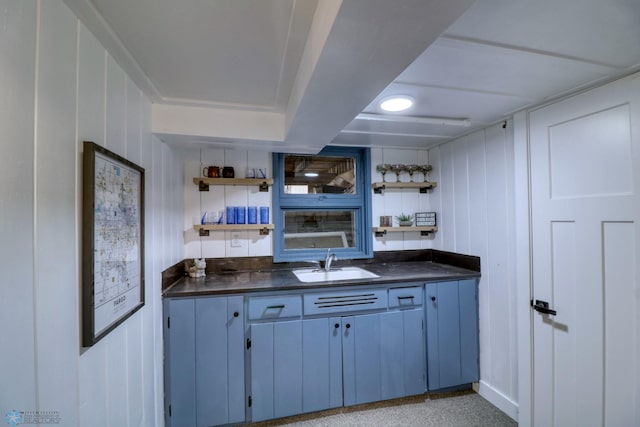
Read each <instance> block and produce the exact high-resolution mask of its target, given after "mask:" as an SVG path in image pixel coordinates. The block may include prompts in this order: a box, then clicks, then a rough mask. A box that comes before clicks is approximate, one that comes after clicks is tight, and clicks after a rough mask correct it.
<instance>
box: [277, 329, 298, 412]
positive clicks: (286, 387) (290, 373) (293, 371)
mask: <svg viewBox="0 0 640 427" xmlns="http://www.w3.org/2000/svg"><path fill="white" fill-rule="evenodd" d="M273 325H274V326H273V329H274V330H273V341H274V349H273V365H274V372H273V374H274V377H275V380H274V388H273V393H274V398H275V402H274V414H275V416H276V418H280V417H286V416H288V415H293V414H299V413H301V412H302V322H301V321H299V320H298V321H292V322H276V323H274V324H273Z"/></svg>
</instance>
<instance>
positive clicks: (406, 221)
mask: <svg viewBox="0 0 640 427" xmlns="http://www.w3.org/2000/svg"><path fill="white" fill-rule="evenodd" d="M396 219H397V220H398V223H399V224H400V227H410V226H411V225H413V215H407V214H404V213H403V214H400V215H398V216H396Z"/></svg>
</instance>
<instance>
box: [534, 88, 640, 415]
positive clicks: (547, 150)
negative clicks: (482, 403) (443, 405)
mask: <svg viewBox="0 0 640 427" xmlns="http://www.w3.org/2000/svg"><path fill="white" fill-rule="evenodd" d="M530 159H531V197H532V200H531V208H532V211H531V218H532V242H533V252H532V254H533V255H532V257H533V259H532V262H533V299H534V303H535V300H540V301H541V303H540V304H539V305H543V303H542V301H543V302H547V303H548V307H549V309H550V310H555V311H556V312H557V314H555V315H553V314H543V313H541V312H539V311H534V312H532V313H533V394H532V396H533V402H532V411H533V425H534V426H540V427H543V426H544V427H550V426H556V427H567V426H580V427H586V426H607V427H609V426H640V286H639V285H638V280H639V277H638V266H639V265H640V259H639V253H640V251H639V250H638V246H640V75H636V76H632V77H630V78H627V79H624V80H621V81H618V82H615V83H612V84H609V85H606V86H603V87H601V88H598V89H595V90H592V91H589V92H587V93H584V94H581V95H578V96H575V97H573V98H570V99H567V100H564V101H562V102H559V103H556V104H553V105H550V106H547V107H544V108H541V109H539V110H536V111H534V112H532V113H531V114H530ZM542 311H544V310H542Z"/></svg>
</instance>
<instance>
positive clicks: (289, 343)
mask: <svg viewBox="0 0 640 427" xmlns="http://www.w3.org/2000/svg"><path fill="white" fill-rule="evenodd" d="M418 289H419V294H418V295H419V296H418V297H417V298H416V299H415V304H414V303H413V301H414V300H412V301H411V302H410V304H409V305H408V306H397V307H396V306H394V307H393V308H394V309H393V310H391V311H387V303H386V301H387V300H386V295H387V290H376V291H374V292H373V293H369V291H367V292H364V291H361V290H358V291H357V293H356V296H359V297H362V295H363V294H366V295H374V294H375V295H377V297H376V298H378V299H377V300H376V301H380V300H381V301H382V305H380V307H378V308H377V309H376V310H377V311H376V312H373V313H371V312H370V313H367V314H353V315H346V314H345V313H344V311H346V310H349V309H354V308H360V307H359V306H358V305H356V304H357V302H355V303H354V304H349V303H348V302H346V298H347V297H346V294H343V293H340V292H341V291H338V293H336V292H330V293H329V294H326V295H333V296H334V297H336V298H339V301H338V302H336V303H333V302H332V303H328V304H326V306H327V307H326V310H327V315H326V316H323V317H316V316H318V314H317V312H312V313H311V314H310V317H309V318H305V317H304V316H306V315H307V313H308V311H311V307H315V308H316V309H317V308H318V307H319V305H320V304H325V303H326V301H327V298H328V297H327V296H326V295H325V294H322V295H320V294H317V295H316V296H315V297H309V298H306V297H307V295H305V298H306V300H305V301H306V302H307V303H308V302H309V301H314V302H318V301H322V302H321V303H318V304H316V303H310V304H307V305H306V306H305V314H304V316H303V314H302V310H301V308H300V307H299V303H300V300H299V298H296V297H291V296H268V297H258V298H250V300H249V321H250V322H252V323H251V326H250V337H249V338H250V341H249V342H250V345H249V348H250V355H249V359H250V368H251V373H250V377H251V380H250V382H251V392H250V398H251V421H254V422H256V421H263V420H268V419H273V418H280V417H285V416H289V415H294V414H299V413H307V412H313V411H320V410H324V409H329V408H336V407H340V406H350V405H356V404H360V403H366V402H375V401H380V400H385V399H392V398H397V397H403V396H409V395H416V394H421V393H424V391H425V377H426V375H425V355H424V329H423V318H424V311H423V308H422V306H421V305H422V287H419V288H418ZM347 293H351V292H347ZM405 293H406V292H405V291H404V290H403V291H402V295H404V294H405ZM403 298H406V296H403ZM331 301H333V300H331ZM382 307H384V308H382ZM307 309H309V310H308V311H307ZM360 310H362V309H361V308H360ZM382 310H385V311H382ZM332 314H333V315H332Z"/></svg>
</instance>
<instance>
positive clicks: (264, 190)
mask: <svg viewBox="0 0 640 427" xmlns="http://www.w3.org/2000/svg"><path fill="white" fill-rule="evenodd" d="M258 189H259V190H260V192H261V193H267V192H269V185H268V184H267V182H266V181H264V182H263V183H262V184H260V186H259V187H258Z"/></svg>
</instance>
